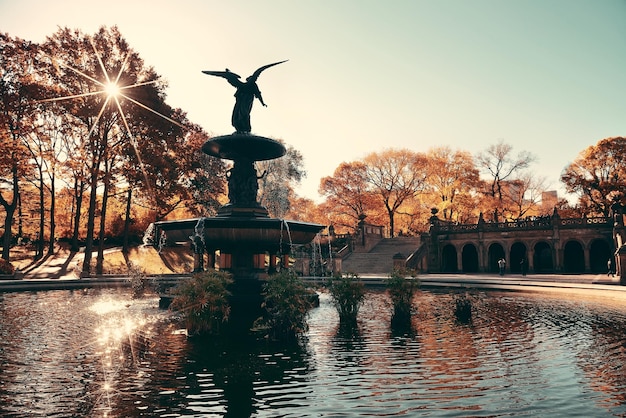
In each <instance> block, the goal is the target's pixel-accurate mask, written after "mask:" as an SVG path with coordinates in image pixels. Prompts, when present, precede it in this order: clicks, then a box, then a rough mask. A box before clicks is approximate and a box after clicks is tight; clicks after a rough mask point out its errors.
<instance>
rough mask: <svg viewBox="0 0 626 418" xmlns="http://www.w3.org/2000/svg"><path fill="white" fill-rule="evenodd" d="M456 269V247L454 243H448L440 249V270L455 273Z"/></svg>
mask: <svg viewBox="0 0 626 418" xmlns="http://www.w3.org/2000/svg"><path fill="white" fill-rule="evenodd" d="M457 269H458V267H457V262H456V248H454V245H451V244H448V245H446V246H445V247H443V250H442V251H441V272H442V273H456V272H457Z"/></svg>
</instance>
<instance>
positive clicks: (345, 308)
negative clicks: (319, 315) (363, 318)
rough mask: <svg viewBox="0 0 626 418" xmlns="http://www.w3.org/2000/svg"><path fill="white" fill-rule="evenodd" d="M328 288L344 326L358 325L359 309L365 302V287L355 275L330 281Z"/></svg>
mask: <svg viewBox="0 0 626 418" xmlns="http://www.w3.org/2000/svg"><path fill="white" fill-rule="evenodd" d="M327 287H328V290H329V292H330V296H331V298H332V301H333V305H335V308H336V309H337V313H338V314H339V322H340V323H341V324H342V325H350V324H356V319H357V315H358V313H359V308H360V307H361V305H362V304H363V301H364V300H365V286H364V285H363V282H361V281H360V280H359V276H358V275H357V274H354V273H348V274H346V275H338V276H335V277H333V278H331V279H329V280H328V282H327Z"/></svg>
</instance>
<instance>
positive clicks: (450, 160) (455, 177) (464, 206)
mask: <svg viewBox="0 0 626 418" xmlns="http://www.w3.org/2000/svg"><path fill="white" fill-rule="evenodd" d="M426 161H427V165H426V169H427V172H428V176H427V191H428V194H429V195H431V196H432V197H433V198H434V199H433V200H434V202H433V203H434V207H436V208H437V209H439V213H440V214H442V216H443V218H444V220H447V221H457V222H459V221H461V220H464V219H467V218H469V217H471V213H472V211H473V210H474V209H475V205H473V204H472V203H475V202H473V200H474V199H473V195H475V194H476V192H477V190H478V189H479V187H480V177H479V173H478V169H477V168H476V166H475V164H474V160H473V158H472V155H471V154H470V153H469V152H467V151H452V149H451V148H450V147H447V146H445V147H435V148H432V149H430V150H429V151H428V152H427V153H426Z"/></svg>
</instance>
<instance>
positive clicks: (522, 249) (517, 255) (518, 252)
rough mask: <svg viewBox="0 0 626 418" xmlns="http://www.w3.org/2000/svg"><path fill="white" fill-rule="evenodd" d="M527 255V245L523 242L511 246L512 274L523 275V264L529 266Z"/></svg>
mask: <svg viewBox="0 0 626 418" xmlns="http://www.w3.org/2000/svg"><path fill="white" fill-rule="evenodd" d="M526 253H527V250H526V244H524V243H523V242H515V243H513V245H511V253H510V256H509V259H510V267H511V268H510V270H511V273H522V263H524V265H528V260H526V257H527V255H526Z"/></svg>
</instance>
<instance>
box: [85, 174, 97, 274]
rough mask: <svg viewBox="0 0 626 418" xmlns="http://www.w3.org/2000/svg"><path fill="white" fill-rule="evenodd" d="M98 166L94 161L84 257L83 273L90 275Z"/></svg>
mask: <svg viewBox="0 0 626 418" xmlns="http://www.w3.org/2000/svg"><path fill="white" fill-rule="evenodd" d="M98 166H99V164H97V163H95V162H94V167H92V169H91V186H90V190H89V209H88V210H87V236H86V237H85V257H84V259H83V269H82V273H83V274H84V275H87V276H89V273H90V271H91V252H92V251H93V234H94V229H95V222H96V204H97V199H96V198H97V195H96V192H97V189H98Z"/></svg>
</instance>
